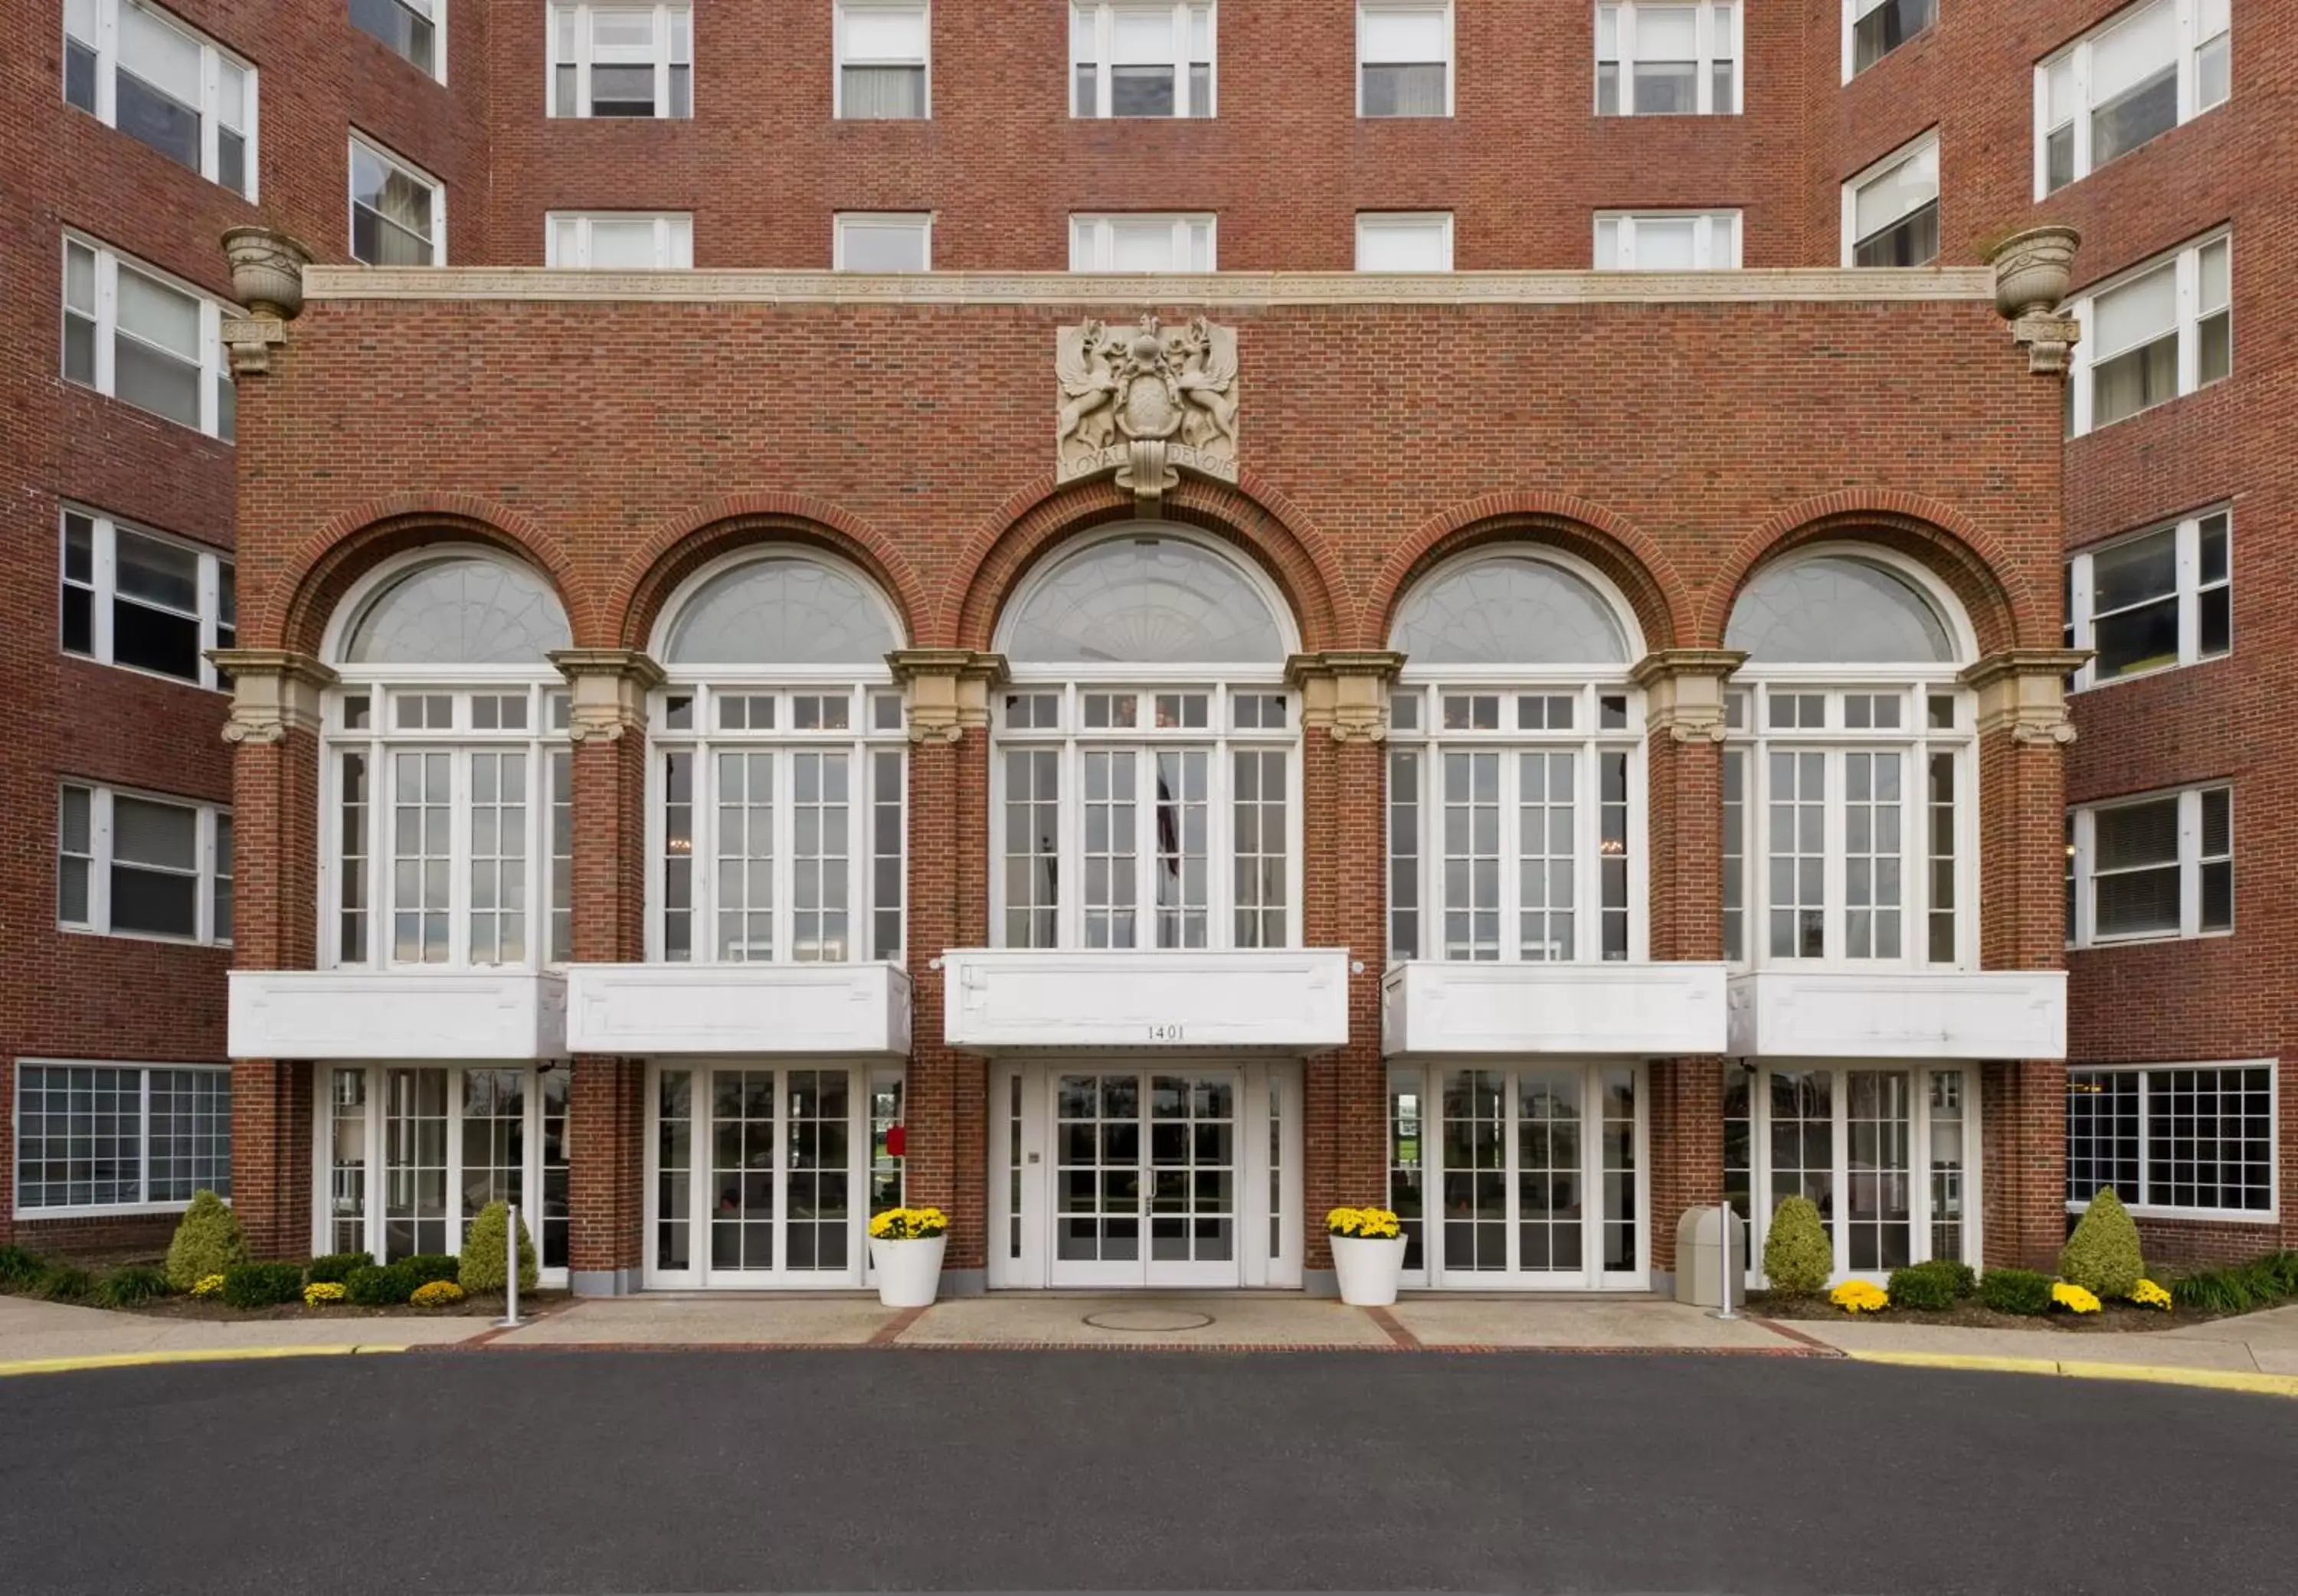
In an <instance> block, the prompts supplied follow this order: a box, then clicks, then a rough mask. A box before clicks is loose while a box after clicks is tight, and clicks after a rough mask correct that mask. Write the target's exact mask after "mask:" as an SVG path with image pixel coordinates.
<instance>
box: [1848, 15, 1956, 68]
mask: <svg viewBox="0 0 2298 1596" xmlns="http://www.w3.org/2000/svg"><path fill="white" fill-rule="evenodd" d="M1936 21H1938V0H1843V80H1844V81H1845V82H1846V83H1848V82H1850V81H1851V80H1852V79H1854V78H1856V77H1857V76H1858V75H1859V74H1860V73H1862V72H1864V71H1865V70H1867V69H1868V68H1869V67H1872V66H1873V65H1874V64H1875V63H1876V62H1879V61H1881V60H1882V59H1883V57H1885V56H1886V55H1889V54H1890V53H1891V52H1892V51H1894V50H1896V49H1897V48H1898V47H1899V46H1900V45H1904V44H1905V43H1906V42H1907V41H1908V40H1909V39H1911V38H1914V37H1915V36H1916V35H1918V34H1920V33H1922V32H1924V31H1925V30H1926V29H1929V28H1930V26H1931V24H1932V23H1934V22H1936Z"/></svg>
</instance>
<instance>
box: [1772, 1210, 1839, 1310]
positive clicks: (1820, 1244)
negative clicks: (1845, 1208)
mask: <svg viewBox="0 0 2298 1596" xmlns="http://www.w3.org/2000/svg"><path fill="white" fill-rule="evenodd" d="M1834 1272H1835V1249H1834V1248H1833V1247H1832V1246H1831V1245H1829V1244H1828V1240H1827V1230H1826V1228H1825V1227H1823V1226H1822V1225H1821V1224H1820V1222H1819V1209H1818V1207H1817V1206H1816V1205H1815V1204H1814V1203H1813V1202H1812V1200H1811V1199H1810V1198H1809V1197H1788V1198H1785V1199H1783V1200H1782V1201H1781V1203H1780V1205H1779V1206H1778V1207H1777V1208H1775V1209H1773V1210H1772V1226H1771V1228H1770V1230H1769V1231H1767V1232H1766V1233H1765V1236H1764V1278H1765V1279H1767V1280H1768V1281H1770V1282H1771V1287H1772V1289H1773V1291H1776V1292H1778V1293H1779V1294H1781V1296H1790V1297H1809V1296H1816V1295H1818V1294H1820V1292H1822V1291H1823V1290H1824V1289H1826V1286H1827V1278H1828V1276H1830V1275H1831V1274H1833V1273H1834Z"/></svg>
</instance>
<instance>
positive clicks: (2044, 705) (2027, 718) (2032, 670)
mask: <svg viewBox="0 0 2298 1596" xmlns="http://www.w3.org/2000/svg"><path fill="white" fill-rule="evenodd" d="M2090 657H2091V650H2089V649H2004V650H2003V651H2002V652H2000V653H1997V654H1989V655H1988V657H1986V658H1984V659H1981V660H1979V661H1976V662H1975V663H1973V664H1971V665H1967V666H1963V669H1962V670H1961V671H1959V672H1957V673H1956V674H1955V680H1956V681H1957V682H1961V683H1963V686H1965V687H1968V688H1970V689H1971V690H1972V691H1973V692H1975V693H1976V694H1978V695H1979V733H1980V736H1982V737H1985V736H1988V735H1990V734H1992V733H1994V732H2010V734H2011V740H2012V741H2013V742H2014V743H2020V744H2022V745H2024V746H2027V747H2032V748H2054V747H2057V746H2060V745H2062V744H2064V743H2070V742H2072V741H2073V740H2075V727H2074V723H2073V722H2072V721H2071V720H2069V719H2068V718H2067V678H2068V677H2069V676H2071V675H2072V674H2074V673H2075V672H2076V671H2078V670H2079V669H2081V668H2082V666H2083V665H2084V663H2085V662H2086V661H2087V660H2088V659H2089V658H2090Z"/></svg>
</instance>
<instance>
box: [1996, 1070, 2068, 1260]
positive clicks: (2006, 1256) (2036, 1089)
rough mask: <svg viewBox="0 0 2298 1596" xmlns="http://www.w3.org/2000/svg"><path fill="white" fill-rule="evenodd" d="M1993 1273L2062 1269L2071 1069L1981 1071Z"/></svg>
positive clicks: (2064, 1238)
mask: <svg viewBox="0 0 2298 1596" xmlns="http://www.w3.org/2000/svg"><path fill="white" fill-rule="evenodd" d="M2066 1116H2067V1066H2066V1063H2065V1062H2064V1061H2063V1060H2061V1059H2024V1060H2018V1059H2013V1060H2008V1061H2005V1062H2002V1063H1988V1064H1984V1065H1982V1066H1980V1128H1981V1130H1982V1132H1983V1137H1982V1141H1983V1145H1982V1147H1981V1150H1980V1169H1981V1171H1982V1178H1983V1179H1984V1180H1985V1182H1986V1191H1985V1193H1984V1195H1983V1204H1984V1208H1985V1212H1986V1217H1987V1236H1986V1261H1987V1266H1988V1268H1989V1269H1995V1268H1999V1267H2001V1266H2004V1265H2013V1266H2016V1267H2019V1268H2021V1269H2054V1268H2055V1267H2056V1266H2057V1260H2058V1253H2059V1246H2060V1245H2061V1244H2062V1242H2064V1241H2065V1240H2066V1234H2067V1209H2066V1195H2067V1162H2066V1160H2067V1134H2066Z"/></svg>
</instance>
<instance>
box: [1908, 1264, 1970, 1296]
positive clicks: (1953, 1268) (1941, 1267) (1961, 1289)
mask: <svg viewBox="0 0 2298 1596" xmlns="http://www.w3.org/2000/svg"><path fill="white" fill-rule="evenodd" d="M1920 1267H1922V1268H1923V1269H1937V1270H1938V1272H1939V1273H1940V1274H1942V1275H1945V1276H1946V1277H1947V1278H1948V1280H1950V1281H1951V1282H1953V1284H1954V1286H1955V1295H1956V1296H1958V1297H1975V1296H1977V1295H1978V1294H1979V1271H1978V1270H1977V1269H1973V1268H1971V1265H1969V1264H1967V1263H1964V1262H1962V1261H1959V1260H1957V1259H1953V1258H1934V1259H1932V1260H1931V1261H1930V1262H1929V1263H1926V1264H1923V1265H1922V1266H1920Z"/></svg>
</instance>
